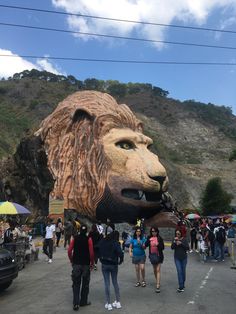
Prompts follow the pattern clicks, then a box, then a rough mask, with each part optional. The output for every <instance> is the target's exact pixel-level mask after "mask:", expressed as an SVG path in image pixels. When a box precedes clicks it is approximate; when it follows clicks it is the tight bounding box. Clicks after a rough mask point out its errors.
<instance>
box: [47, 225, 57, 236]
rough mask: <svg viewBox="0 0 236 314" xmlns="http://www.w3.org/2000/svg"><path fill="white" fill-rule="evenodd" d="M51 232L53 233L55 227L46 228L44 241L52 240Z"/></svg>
mask: <svg viewBox="0 0 236 314" xmlns="http://www.w3.org/2000/svg"><path fill="white" fill-rule="evenodd" d="M53 232H55V225H50V226H47V227H46V235H45V239H52V238H53Z"/></svg>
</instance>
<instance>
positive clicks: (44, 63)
mask: <svg viewBox="0 0 236 314" xmlns="http://www.w3.org/2000/svg"><path fill="white" fill-rule="evenodd" d="M37 65H38V66H39V68H40V70H45V71H48V72H51V73H54V74H56V75H66V73H62V72H60V71H59V70H58V69H57V68H55V67H54V66H53V65H52V64H51V63H50V62H49V61H48V60H47V59H40V60H37Z"/></svg>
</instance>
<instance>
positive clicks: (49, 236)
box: [3, 218, 236, 311]
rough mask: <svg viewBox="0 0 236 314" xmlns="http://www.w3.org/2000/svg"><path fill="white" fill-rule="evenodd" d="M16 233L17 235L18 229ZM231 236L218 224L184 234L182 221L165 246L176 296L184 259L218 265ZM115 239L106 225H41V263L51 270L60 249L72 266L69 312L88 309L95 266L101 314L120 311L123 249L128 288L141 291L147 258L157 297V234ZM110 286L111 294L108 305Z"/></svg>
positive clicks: (205, 223)
mask: <svg viewBox="0 0 236 314" xmlns="http://www.w3.org/2000/svg"><path fill="white" fill-rule="evenodd" d="M188 227H189V226H188ZM19 232H20V230H19V227H17V226H16V225H15V224H13V223H10V224H9V225H8V228H5V232H4V237H3V238H4V242H5V243H8V242H10V241H15V240H16V239H17V237H18V236H19ZM21 232H22V234H23V232H24V229H23V228H22V230H21ZM25 234H26V233H25ZM235 234H236V232H235V228H234V226H233V225H232V224H230V223H228V224H227V223H226V222H225V221H223V220H220V219H215V220H212V219H199V220H193V221H192V222H191V226H190V228H187V226H186V225H185V223H184V221H183V220H182V221H180V222H179V223H178V225H177V227H176V230H175V234H174V238H173V240H172V242H171V249H172V250H173V252H174V254H173V255H174V263H175V266H176V271H177V281H178V289H177V292H178V293H181V292H184V290H185V281H186V267H187V261H188V253H192V252H194V251H195V252H196V253H200V254H201V256H204V259H211V260H214V261H222V262H223V261H224V256H225V253H226V252H227V246H228V244H227V241H228V240H227V239H230V238H235ZM62 235H63V238H62ZM121 239H122V240H121V241H120V235H119V232H118V231H117V230H115V225H114V224H113V223H111V222H110V221H107V224H106V226H103V225H102V224H101V223H97V224H93V225H92V226H91V227H90V230H88V227H87V225H85V224H82V223H81V222H80V221H79V220H78V219H76V220H72V219H68V220H67V221H66V223H63V221H62V219H61V218H58V219H57V221H56V222H55V223H54V222H53V220H52V219H48V220H47V225H46V227H45V230H44V241H43V253H44V254H45V255H46V256H47V258H46V261H47V262H48V263H49V264H51V263H52V261H53V252H54V247H59V246H60V244H61V243H63V246H64V248H65V249H66V250H68V257H69V260H70V262H71V265H72V276H71V277H72V290H73V309H74V310H75V311H77V310H79V307H80V306H87V305H90V304H91V303H90V301H89V300H88V295H89V283H90V271H91V270H92V269H93V270H97V264H98V260H99V261H100V263H101V271H102V274H103V279H104V289H105V309H107V310H109V311H110V310H112V309H113V308H116V309H120V308H121V300H120V290H119V283H118V269H119V265H120V264H122V263H123V260H124V252H125V249H126V248H128V252H129V256H130V258H131V261H132V264H133V265H134V270H135V277H136V281H135V283H134V286H135V287H141V288H145V287H146V280H145V263H146V259H147V256H148V259H149V262H150V263H151V265H152V268H153V274H154V282H155V292H156V293H160V292H161V265H162V264H163V261H164V253H163V252H164V250H165V245H164V240H163V238H162V237H161V235H160V232H159V229H158V228H156V227H151V228H150V230H149V231H148V232H146V231H145V226H144V224H143V223H140V224H137V225H136V227H135V229H134V232H133V234H130V233H127V232H125V231H123V232H122V235H121ZM110 281H111V282H112V285H113V287H114V292H115V300H114V301H113V302H112V300H111V291H110Z"/></svg>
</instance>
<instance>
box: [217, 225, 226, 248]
mask: <svg viewBox="0 0 236 314" xmlns="http://www.w3.org/2000/svg"><path fill="white" fill-rule="evenodd" d="M216 240H217V241H218V242H219V243H221V244H224V243H225V241H226V235H225V229H224V228H219V230H218V231H217V232H216Z"/></svg>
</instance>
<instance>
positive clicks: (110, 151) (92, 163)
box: [37, 91, 168, 223]
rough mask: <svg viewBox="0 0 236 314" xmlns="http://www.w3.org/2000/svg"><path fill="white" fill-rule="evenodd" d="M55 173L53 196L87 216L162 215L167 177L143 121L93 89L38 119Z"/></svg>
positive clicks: (120, 219) (114, 218)
mask: <svg viewBox="0 0 236 314" xmlns="http://www.w3.org/2000/svg"><path fill="white" fill-rule="evenodd" d="M37 135H40V136H41V139H42V141H43V143H44V148H45V150H46V153H47V156H48V167H49V170H50V172H51V174H52V175H53V177H54V180H55V184H54V189H53V191H52V192H51V197H52V198H55V199H63V200H64V207H65V209H73V210H75V211H77V212H78V213H79V214H82V215H85V216H87V217H89V218H91V219H99V220H101V221H106V219H107V218H109V219H110V220H112V221H113V222H124V221H126V222H130V223H134V222H135V221H136V219H137V218H147V219H148V218H150V219H151V218H152V217H154V216H155V217H156V216H158V215H160V217H162V218H163V205H162V204H163V202H162V198H163V193H164V192H166V191H167V187H168V177H167V174H166V170H165V168H164V167H163V165H162V164H161V163H160V161H159V159H158V156H157V155H155V154H153V153H152V152H151V151H150V150H149V146H150V145H151V144H152V140H151V139H150V138H149V137H147V136H145V135H144V134H143V127H142V123H141V122H140V121H139V120H138V119H137V118H136V117H135V116H134V114H133V113H132V112H131V110H130V109H129V108H128V107H127V106H126V105H124V104H122V105H118V104H117V102H116V101H115V100H114V98H112V97H111V96H110V95H108V94H105V93H100V92H95V91H83V92H76V93H74V94H72V95H71V96H69V97H67V98H66V99H65V100H64V101H62V102H61V103H59V105H58V107H57V108H56V109H55V111H54V112H53V113H52V114H51V115H49V116H48V117H47V118H46V119H45V120H44V121H43V122H42V124H41V127H40V129H39V130H38V132H37Z"/></svg>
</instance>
